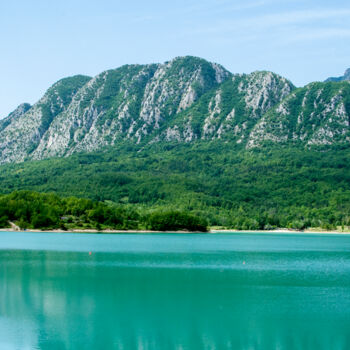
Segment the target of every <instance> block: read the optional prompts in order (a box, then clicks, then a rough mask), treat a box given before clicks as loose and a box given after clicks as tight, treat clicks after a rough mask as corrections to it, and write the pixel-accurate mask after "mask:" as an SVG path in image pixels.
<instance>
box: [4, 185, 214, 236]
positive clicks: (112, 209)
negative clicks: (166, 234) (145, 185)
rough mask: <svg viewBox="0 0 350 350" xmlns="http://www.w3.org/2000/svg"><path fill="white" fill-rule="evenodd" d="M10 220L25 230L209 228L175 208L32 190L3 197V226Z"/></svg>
mask: <svg viewBox="0 0 350 350" xmlns="http://www.w3.org/2000/svg"><path fill="white" fill-rule="evenodd" d="M10 222H15V223H16V224H17V225H18V226H19V227H20V228H22V229H27V228H30V229H63V230H68V229H97V230H102V229H117V230H133V229H148V230H156V231H169V230H180V229H182V230H188V231H202V232H205V231H207V222H206V221H205V220H204V219H203V218H198V217H196V216H194V215H191V214H188V213H182V212H179V211H176V210H173V211H166V212H163V211H142V212H140V211H136V210H135V209H134V208H132V207H130V206H127V205H115V204H113V203H101V202H96V201H92V200H90V199H81V198H80V199H79V198H75V197H68V198H60V197H59V196H57V195H56V194H52V193H49V194H40V193H37V192H32V191H15V192H12V193H11V194H8V195H2V196H0V227H2V228H6V227H9V226H10Z"/></svg>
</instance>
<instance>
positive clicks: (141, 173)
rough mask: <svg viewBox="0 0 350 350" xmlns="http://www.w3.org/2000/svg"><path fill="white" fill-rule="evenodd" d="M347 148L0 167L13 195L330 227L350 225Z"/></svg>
mask: <svg viewBox="0 0 350 350" xmlns="http://www.w3.org/2000/svg"><path fill="white" fill-rule="evenodd" d="M349 157H350V148H348V147H333V148H331V147H329V146H327V147H325V148H324V149H320V148H319V147H317V148H314V149H312V148H310V149H308V150H305V149H304V148H303V147H299V148H298V147H282V146H280V147H275V146H273V145H266V146H265V147H261V148H254V149H252V150H245V149H244V148H243V147H242V148H238V147H237V145H235V144H234V143H232V144H229V143H226V142H224V141H215V142H211V143H207V142H204V141H203V142H199V143H196V144H195V145H191V144H178V143H169V144H166V145H160V144H157V145H151V146H148V147H147V148H145V149H143V150H142V151H141V152H140V151H138V148H137V147H136V146H135V145H133V144H125V145H123V146H121V147H119V148H114V149H110V150H106V151H105V152H100V153H95V154H84V155H82V154H80V155H75V156H71V157H69V158H61V159H58V158H56V159H49V160H43V161H36V162H25V163H21V164H11V165H6V166H2V172H1V175H0V182H1V185H2V187H1V189H2V192H3V193H10V192H12V191H14V190H18V189H26V190H35V191H39V192H54V193H57V194H59V195H62V196H64V197H69V196H71V195H74V196H77V197H82V198H84V197H86V198H90V199H93V200H98V201H103V202H104V201H112V202H113V203H116V204H118V205H121V206H123V207H124V206H125V207H127V208H133V210H135V211H138V210H141V212H143V211H145V210H146V211H147V210H180V211H185V212H190V213H193V214H194V215H196V216H199V217H205V218H207V220H208V223H209V224H210V225H211V226H215V225H219V226H225V227H228V228H237V229H268V228H274V227H291V228H297V229H302V228H306V227H323V228H334V227H336V226H341V225H345V226H346V225H349V224H350V187H349V184H350V165H349V161H348V159H349Z"/></svg>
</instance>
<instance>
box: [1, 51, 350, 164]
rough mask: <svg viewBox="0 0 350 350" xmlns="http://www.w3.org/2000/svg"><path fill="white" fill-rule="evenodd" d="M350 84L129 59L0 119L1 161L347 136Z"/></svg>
mask: <svg viewBox="0 0 350 350" xmlns="http://www.w3.org/2000/svg"><path fill="white" fill-rule="evenodd" d="M349 101H350V84H349V83H348V82H339V83H334V82H326V83H312V84H309V85H308V86H306V87H304V88H300V89H296V88H295V86H294V85H293V84H292V83H291V82H290V81H288V80H287V79H285V78H283V77H281V76H279V75H277V74H275V73H272V72H266V71H261V72H253V73H251V74H232V73H230V72H229V71H227V70H226V69H225V68H224V67H222V66H220V65H218V64H216V63H211V62H208V61H205V60H204V59H201V58H197V57H191V56H187V57H178V58H175V59H174V60H172V61H170V62H166V63H164V64H149V65H126V66H123V67H120V68H117V69H115V70H109V71H105V72H103V73H101V74H99V75H97V76H96V77H94V78H91V77H86V76H81V75H78V76H74V77H70V78H65V79H62V80H60V81H58V82H57V83H56V84H54V85H53V86H52V87H51V88H50V89H49V90H48V91H47V92H46V94H45V95H44V96H43V97H42V98H41V99H40V100H39V101H38V102H37V103H36V104H34V105H33V106H30V105H28V104H23V105H21V106H19V107H18V108H17V109H16V110H15V111H14V112H13V113H11V114H10V115H9V116H8V117H7V118H5V119H3V120H0V164H1V163H9V162H21V161H24V160H28V159H44V158H49V157H66V156H69V155H71V154H73V153H77V152H90V151H96V150H99V149H103V148H104V147H108V146H114V145H117V144H118V143H120V142H123V141H126V140H128V141H129V142H133V143H135V144H137V145H140V148H141V147H142V146H143V145H145V144H150V143H156V142H195V141H196V140H208V141H209V140H215V139H223V140H227V141H232V142H235V143H237V144H242V145H244V146H245V147H246V148H251V147H259V146H261V145H262V144H263V143H265V142H273V143H281V142H294V143H295V142H300V143H302V144H305V145H312V144H313V145H324V144H332V143H348V142H349V141H350V138H349V119H350V118H349V115H350V102H349Z"/></svg>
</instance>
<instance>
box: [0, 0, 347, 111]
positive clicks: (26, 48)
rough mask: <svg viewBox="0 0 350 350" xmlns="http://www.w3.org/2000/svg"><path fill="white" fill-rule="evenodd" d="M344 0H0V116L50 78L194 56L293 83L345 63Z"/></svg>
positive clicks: (333, 72)
mask: <svg viewBox="0 0 350 350" xmlns="http://www.w3.org/2000/svg"><path fill="white" fill-rule="evenodd" d="M349 18H350V2H349V0H332V1H330V0H327V1H325V0H243V1H242V0H236V1H235V0H230V1H228V0H199V1H194V0H172V1H165V0H147V1H146V0H128V1H119V0H96V1H91V0H56V1H55V0H52V1H51V0H1V2H0V45H1V55H0V75H1V79H0V117H4V116H6V115H7V114H8V113H9V112H10V111H12V110H13V109H14V108H15V107H16V106H17V105H18V104H19V103H22V102H30V103H34V102H36V101H37V100H38V99H39V98H40V97H41V96H42V94H43V93H44V92H45V90H46V89H47V88H48V87H49V86H50V85H52V84H53V83H54V82H55V81H57V80H58V79H60V78H63V77H66V76H70V75H74V74H87V75H91V76H93V75H96V74H98V73H100V72H102V71H104V70H106V69H109V68H116V67H119V66H121V65H123V64H126V63H151V62H163V61H166V60H169V59H171V58H173V57H175V56H182V55H194V56H200V57H203V58H206V59H207V60H211V61H215V62H218V63H221V64H222V65H224V66H225V67H226V68H227V69H229V70H230V71H231V72H235V73H236V72H237V73H243V72H246V73H249V72H251V71H254V70H272V71H274V72H277V73H279V74H281V75H283V76H285V77H287V78H289V79H291V80H292V81H293V83H294V84H296V85H298V86H301V85H304V84H306V83H308V82H311V81H315V80H324V79H325V78H327V77H328V76H337V75H342V74H343V72H344V71H345V69H346V68H348V67H350V20H349Z"/></svg>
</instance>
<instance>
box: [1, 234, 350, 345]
mask: <svg viewBox="0 0 350 350" xmlns="http://www.w3.org/2000/svg"><path fill="white" fill-rule="evenodd" d="M90 252H91V254H90ZM0 349H1V350H7V349H11V350H12V349H20V350H22V349H50V350H55V349H79V350H81V349H94V350H96V349H103V350H105V349H106V350H107V349H123V350H124V349H144V350H146V349H162V350H167V349H181V350H184V349H190V350H195V349H211V350H212V349H235V350H237V349H238V350H239V349H244V350H252V349H259V350H260V349H268V350H272V349H303V350H305V349H317V350H322V349H325V350H336V349H350V236H345V235H343V236H342V235H315V234H309V235H306V234H240V233H234V234H215V235H214V234H186V235H185V234H170V235H169V234H137V235H135V234H123V235H96V234H95V235H93V234H69V233H67V234H52V233H49V234H45V233H14V232H8V233H7V232H2V233H0Z"/></svg>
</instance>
